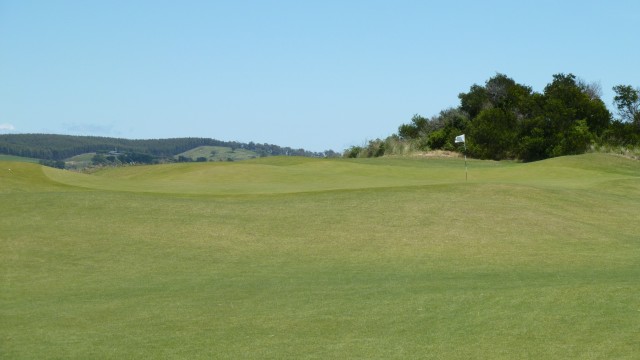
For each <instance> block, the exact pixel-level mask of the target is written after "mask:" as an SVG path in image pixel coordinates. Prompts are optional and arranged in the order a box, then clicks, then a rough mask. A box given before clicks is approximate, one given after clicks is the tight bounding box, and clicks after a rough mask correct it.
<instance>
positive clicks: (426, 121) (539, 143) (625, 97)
mask: <svg viewBox="0 0 640 360" xmlns="http://www.w3.org/2000/svg"><path fill="white" fill-rule="evenodd" d="M613 90H614V92H615V94H616V95H615V97H614V99H613V105H614V107H615V109H616V111H617V115H618V117H617V118H614V116H613V115H612V114H611V112H610V111H609V110H608V109H607V107H606V105H605V103H604V102H603V101H602V98H601V97H602V95H601V89H600V86H599V85H598V84H596V83H587V82H585V81H583V80H580V79H578V78H576V76H575V75H573V74H556V75H553V80H552V81H551V83H549V84H548V85H547V86H546V87H545V88H544V91H543V92H542V93H538V92H535V91H533V90H532V89H531V87H529V86H526V85H523V84H519V83H517V82H516V81H514V80H513V79H511V78H509V77H508V76H506V75H504V74H496V75H495V76H494V77H492V78H490V79H489V80H487V81H486V82H485V84H484V85H477V84H474V85H472V86H471V87H470V89H469V91H468V92H463V93H460V94H459V95H458V98H459V100H460V105H459V106H457V107H455V108H449V109H445V110H442V111H441V112H440V113H439V114H438V115H436V116H433V117H431V118H425V117H422V116H420V115H417V114H416V115H414V116H413V118H412V119H411V122H410V123H408V124H402V125H400V127H399V128H398V133H397V134H393V135H391V136H389V137H388V138H387V139H385V140H380V139H376V140H372V141H369V143H368V144H367V145H366V146H362V147H358V146H355V147H352V148H350V149H347V151H345V153H344V156H346V157H371V156H381V155H385V154H393V153H398V152H403V151H411V150H421V151H426V150H436V149H442V150H457V149H459V147H456V144H455V143H454V139H455V137H456V135H460V134H466V135H467V136H466V140H467V143H466V146H467V151H468V154H469V155H470V156H473V157H476V158H479V159H494V160H502V159H520V160H523V161H535V160H542V159H546V158H550V157H556V156H562V155H571V154H580V153H584V152H585V151H587V150H588V149H589V148H590V147H591V146H593V145H611V146H630V147H633V146H639V145H640V88H634V87H632V86H630V85H618V86H615V87H614V88H613Z"/></svg>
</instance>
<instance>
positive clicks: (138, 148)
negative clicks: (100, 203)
mask: <svg viewBox="0 0 640 360" xmlns="http://www.w3.org/2000/svg"><path fill="white" fill-rule="evenodd" d="M198 146H222V147H228V148H231V149H239V148H243V149H247V150H251V151H254V152H256V153H257V154H259V155H260V156H272V155H295V156H307V157H323V156H334V155H335V153H334V152H333V151H326V152H321V153H318V152H311V151H307V150H304V149H292V148H289V147H280V146H277V145H271V144H256V143H253V142H250V143H240V142H236V141H220V140H215V139H210V138H173V139H148V140H130V139H120V138H109V137H98V136H73V135H55V134H3V135H0V154H6V155H16V156H24V157H30V158H37V159H43V160H53V161H61V160H64V159H67V158H69V157H72V156H75V155H79V154H83V153H89V152H107V151H117V152H119V153H130V154H142V155H146V156H149V157H153V158H156V159H158V158H169V157H172V156H174V155H177V154H180V153H183V152H185V151H188V150H190V149H193V148H196V147H198Z"/></svg>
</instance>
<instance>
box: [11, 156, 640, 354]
mask: <svg viewBox="0 0 640 360" xmlns="http://www.w3.org/2000/svg"><path fill="white" fill-rule="evenodd" d="M9 165H10V166H11V167H12V172H11V173H10V172H9V171H6V172H0V182H1V184H2V186H3V187H2V191H1V192H0V197H1V200H2V201H1V202H0V213H1V214H2V217H0V229H1V230H2V234H3V236H2V237H1V238H0V264H2V273H1V274H0V275H2V276H1V277H0V281H1V282H0V324H2V325H1V326H0V339H1V344H2V346H1V347H0V349H1V350H0V351H2V353H1V354H2V357H6V358H176V359H177V358H196V359H197V358H203V359H204V358H207V359H208V358H228V359H237V358H261V359H264V358H274V359H275V358H278V359H280V358H385V359H387V358H398V359H405V358H422V357H428V358H439V359H440V358H447V359H469V358H492V359H493V358H498V359H500V358H502V359H513V358H556V359H567V358H577V359H584V358H619V359H624V358H628V359H631V358H634V356H636V355H637V354H638V353H640V343H638V341H637V334H638V333H639V332H640V328H639V325H638V324H640V311H639V310H640V309H639V308H638V301H637V299H638V298H640V280H639V279H640V267H638V264H639V263H640V238H639V237H638V234H640V223H639V222H638V221H637V218H638V215H637V214H638V213H639V212H640V163H638V162H637V161H632V160H628V159H624V158H618V157H613V156H607V155H602V154H590V155H583V156H576V157H565V158H557V159H552V160H548V161H543V162H539V163H531V164H519V163H496V162H482V161H472V162H470V163H469V181H468V182H465V180H464V162H463V160H460V159H426V160H415V159H413V160H412V159H384V158H383V159H356V160H347V159H306V158H286V157H283V158H265V159H256V160H249V161H247V162H241V163H201V164H172V165H159V166H140V167H125V168H117V169H105V170H104V171H101V172H99V173H97V174H94V175H85V174H77V173H72V172H68V171H61V170H56V169H50V168H41V167H39V166H38V165H33V164H20V165H19V167H16V168H13V167H15V166H17V165H15V164H14V163H0V166H1V167H0V169H2V168H5V167H8V166H9Z"/></svg>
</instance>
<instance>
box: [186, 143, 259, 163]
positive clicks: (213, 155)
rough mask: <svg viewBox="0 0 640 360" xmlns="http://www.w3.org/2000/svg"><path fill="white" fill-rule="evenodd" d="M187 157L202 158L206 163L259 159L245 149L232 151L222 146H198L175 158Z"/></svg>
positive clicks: (253, 152)
mask: <svg viewBox="0 0 640 360" xmlns="http://www.w3.org/2000/svg"><path fill="white" fill-rule="evenodd" d="M180 155H182V156H184V157H188V158H190V159H192V160H194V161H195V160H197V159H198V158H200V157H204V158H206V159H207V161H238V160H247V159H254V158H257V157H259V156H258V154H257V153H256V152H255V151H251V150H247V149H232V148H230V147H224V146H198V147H197V148H195V149H191V150H189V151H185V152H183V153H181V154H178V155H176V156H175V158H178V156H180Z"/></svg>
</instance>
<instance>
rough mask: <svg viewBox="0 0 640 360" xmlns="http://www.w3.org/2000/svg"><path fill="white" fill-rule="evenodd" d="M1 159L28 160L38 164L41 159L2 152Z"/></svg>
mask: <svg viewBox="0 0 640 360" xmlns="http://www.w3.org/2000/svg"><path fill="white" fill-rule="evenodd" d="M0 161H17V162H28V163H36V164H37V163H38V162H39V161H40V159H34V158H28V157H23V156H14V155H4V154H0Z"/></svg>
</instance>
